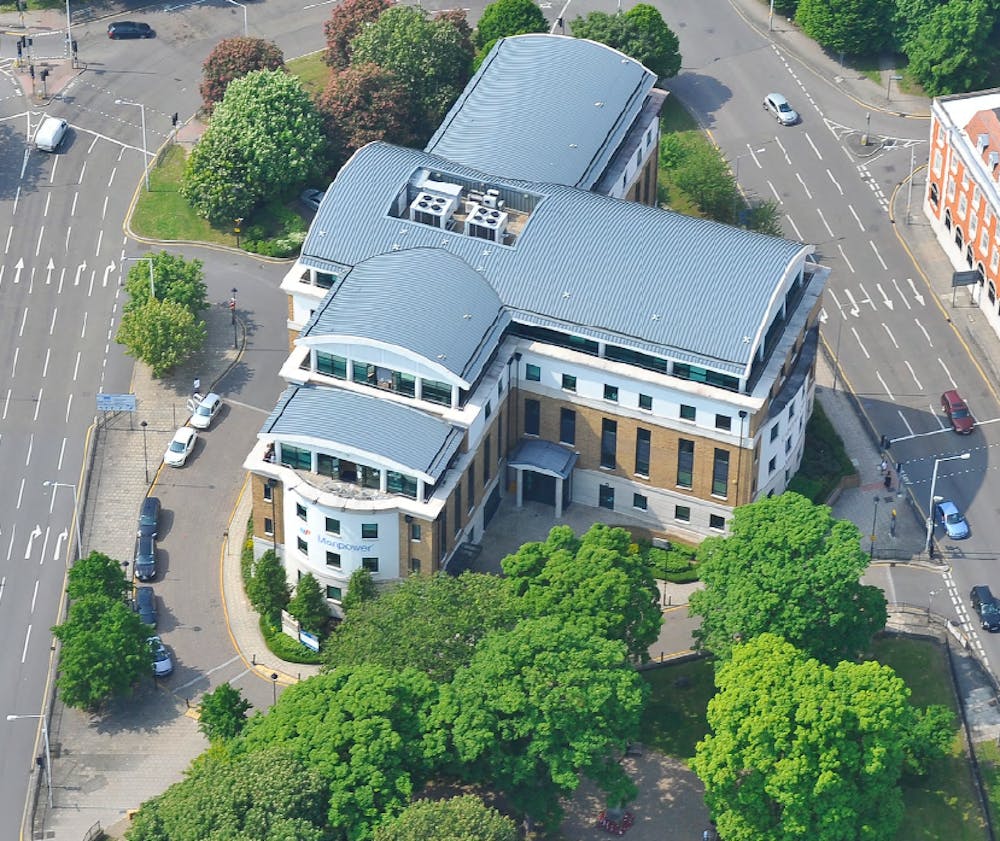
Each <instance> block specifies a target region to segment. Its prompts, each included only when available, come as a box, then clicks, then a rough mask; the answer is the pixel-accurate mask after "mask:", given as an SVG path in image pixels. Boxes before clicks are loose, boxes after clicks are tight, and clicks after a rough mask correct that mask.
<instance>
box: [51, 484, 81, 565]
mask: <svg viewBox="0 0 1000 841" xmlns="http://www.w3.org/2000/svg"><path fill="white" fill-rule="evenodd" d="M42 487H45V488H52V501H53V502H55V493H56V489H57V488H72V489H73V523H74V524H75V525H76V556H77V557H78V558H79V557H81V556H82V555H83V537H82V536H81V535H80V501H79V499H78V497H77V493H76V485H75V484H73V483H72V482H50V481H49V480H48V479H46V480H45V481H44V482H42Z"/></svg>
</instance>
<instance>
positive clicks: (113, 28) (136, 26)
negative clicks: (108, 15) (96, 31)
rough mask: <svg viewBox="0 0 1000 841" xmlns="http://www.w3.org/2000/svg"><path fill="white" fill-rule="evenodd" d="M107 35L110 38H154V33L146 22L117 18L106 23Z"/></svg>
mask: <svg viewBox="0 0 1000 841" xmlns="http://www.w3.org/2000/svg"><path fill="white" fill-rule="evenodd" d="M108 37H109V38H111V39H112V40H119V39H122V38H155V37H156V33H155V32H154V31H153V30H152V29H151V28H150V26H149V24H148V23H139V22H138V21H134V20H118V21H115V22H114V23H109V24H108Z"/></svg>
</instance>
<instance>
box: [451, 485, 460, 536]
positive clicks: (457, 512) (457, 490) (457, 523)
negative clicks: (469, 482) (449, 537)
mask: <svg viewBox="0 0 1000 841" xmlns="http://www.w3.org/2000/svg"><path fill="white" fill-rule="evenodd" d="M454 499H455V502H454V503H453V504H454V506H455V530H456V531H458V529H460V528H462V483H461V482H458V483H457V484H456V485H455V497H454Z"/></svg>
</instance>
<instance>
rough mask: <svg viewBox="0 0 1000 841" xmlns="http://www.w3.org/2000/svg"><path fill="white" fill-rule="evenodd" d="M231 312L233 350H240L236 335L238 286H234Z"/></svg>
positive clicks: (230, 306) (230, 300) (230, 304)
mask: <svg viewBox="0 0 1000 841" xmlns="http://www.w3.org/2000/svg"><path fill="white" fill-rule="evenodd" d="M229 312H230V314H231V315H232V317H233V350H239V347H240V346H239V342H238V341H237V336H236V287H235V286H234V287H233V297H232V298H230V299H229Z"/></svg>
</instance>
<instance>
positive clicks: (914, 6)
mask: <svg viewBox="0 0 1000 841" xmlns="http://www.w3.org/2000/svg"><path fill="white" fill-rule="evenodd" d="M945 2H947V0H896V4H895V12H894V13H893V23H894V24H895V35H894V38H895V45H896V49H897V51H898V52H901V53H906V52H907V51H908V46H909V43H910V41H911V40H912V39H913V37H914V36H915V35H916V33H917V30H918V29H919V28H920V24H921V23H923V21H925V20H927V18H928V17H929V16H930V14H931V12H933V11H934V10H935V9H937V8H938V7H939V6H941V5H942V4H943V3H945Z"/></svg>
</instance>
